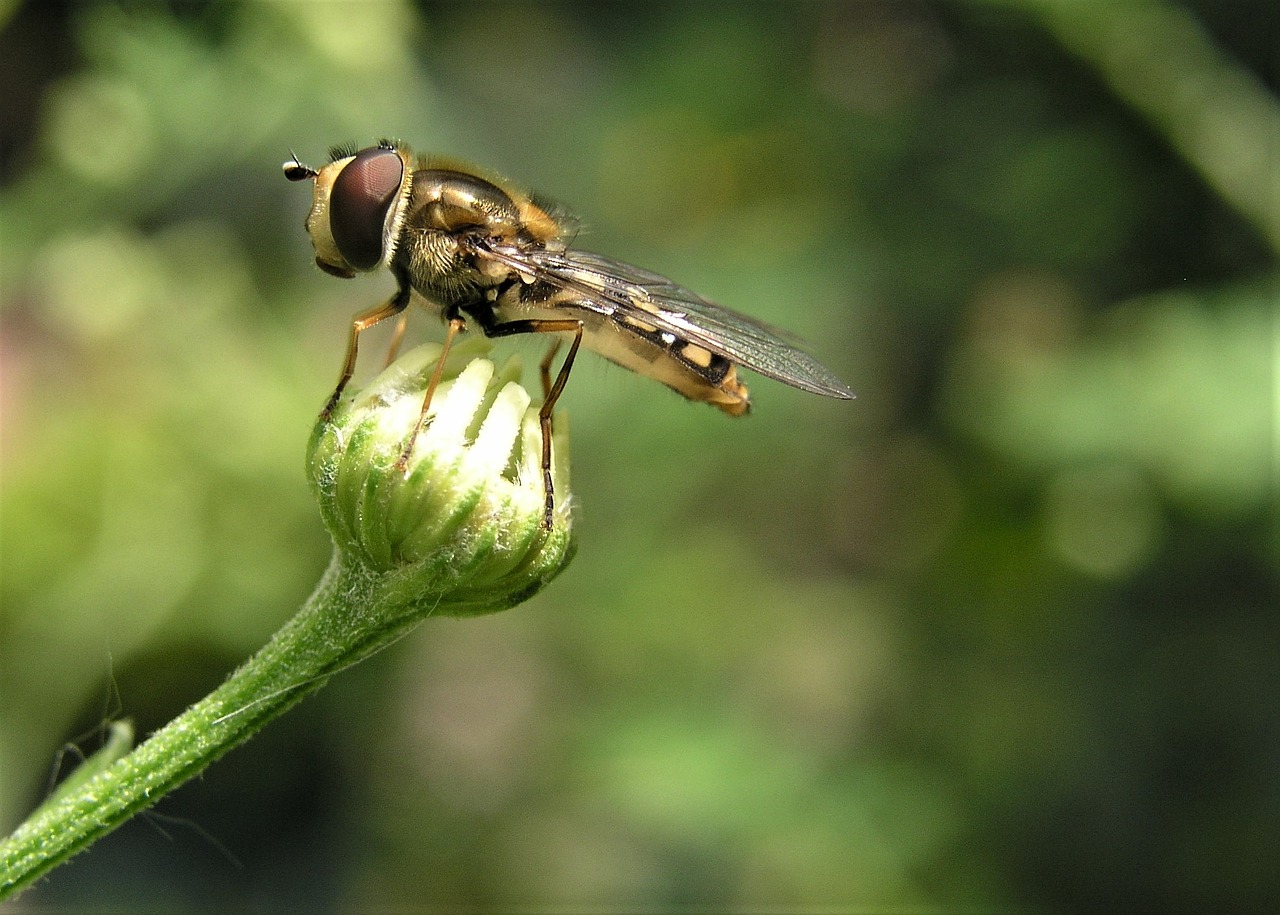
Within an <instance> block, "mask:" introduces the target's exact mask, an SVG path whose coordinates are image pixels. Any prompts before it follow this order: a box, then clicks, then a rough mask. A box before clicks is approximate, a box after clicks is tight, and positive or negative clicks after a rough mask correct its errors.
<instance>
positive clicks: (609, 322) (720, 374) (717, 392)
mask: <svg viewBox="0 0 1280 915" xmlns="http://www.w3.org/2000/svg"><path fill="white" fill-rule="evenodd" d="M284 174H285V177H286V178H288V179H289V180H290V181H305V180H308V179H309V180H311V181H313V182H314V184H315V187H314V194H313V201H312V205H311V211H310V212H309V213H308V215H307V218H306V229H307V233H308V234H309V235H310V236H311V242H312V246H313V247H314V248H315V253H316V264H317V265H319V267H320V269H322V270H324V271H325V272H326V273H329V274H332V275H333V276H338V277H343V278H351V277H353V276H355V275H356V273H357V272H364V271H371V270H377V269H379V268H381V267H386V268H388V269H389V270H390V271H391V273H392V274H393V275H394V276H395V278H396V291H395V294H394V295H392V296H391V298H390V299H389V300H388V301H387V302H386V303H384V304H382V305H379V306H378V307H376V308H372V309H370V310H368V311H364V312H361V313H360V314H358V315H356V316H355V318H354V319H353V320H352V322H351V333H350V337H349V338H348V341H347V354H346V359H345V361H344V362H343V364H342V374H341V375H340V377H339V379H338V386H337V387H336V388H335V389H334V391H333V393H332V394H331V395H330V396H329V400H328V402H327V404H326V405H325V408H324V410H323V412H322V413H321V419H328V417H329V416H330V415H331V414H332V412H333V410H334V408H335V407H336V406H337V404H338V400H339V398H340V397H341V396H342V391H343V389H344V388H345V387H346V385H347V382H348V381H350V380H351V376H352V373H353V372H354V370H355V364H356V350H357V346H358V343H359V339H360V334H361V333H363V332H364V331H366V330H368V329H369V328H370V327H372V326H374V325H375V324H379V323H381V322H382V321H385V320H387V319H388V318H393V317H396V316H400V322H399V325H398V327H397V330H396V334H395V337H394V342H393V344H392V351H393V354H394V350H395V348H396V347H397V346H398V343H399V340H400V336H401V334H402V333H403V330H404V319H405V314H404V312H405V309H406V308H407V307H408V306H409V301H410V297H411V295H412V293H414V292H417V293H418V294H419V295H420V296H422V297H423V298H424V299H426V301H427V302H428V303H429V304H430V305H432V306H434V307H437V308H439V309H440V311H441V314H442V317H443V318H444V320H445V322H446V323H447V325H448V331H447V334H446V337H445V342H444V351H443V352H442V353H441V356H440V361H439V363H438V364H437V366H436V369H435V373H434V375H433V377H432V378H431V380H430V382H429V384H428V386H427V391H426V396H425V397H424V398H423V404H422V412H421V414H420V416H419V419H418V424H417V426H416V427H415V428H414V431H413V434H412V435H410V437H409V438H408V440H407V441H406V442H405V446H404V451H403V452H402V453H401V456H400V460H399V463H398V465H397V466H398V467H399V468H401V469H403V468H404V466H405V465H406V464H407V462H408V458H409V456H410V454H411V453H412V449H413V443H414V441H415V440H416V439H417V436H418V433H419V432H420V431H421V430H422V427H423V424H424V422H425V421H426V417H427V412H428V410H429V409H430V406H431V398H432V395H433V394H434V392H435V388H436V386H437V384H438V383H439V380H440V374H441V372H442V370H443V367H444V359H445V356H446V355H447V353H448V351H449V346H450V344H451V343H452V342H453V339H454V337H455V336H456V335H457V334H458V333H459V332H460V331H462V330H464V329H465V328H466V325H467V322H468V321H474V322H475V323H476V324H477V325H479V327H480V330H481V331H482V332H483V333H484V334H485V335H487V336H489V337H505V336H510V335H512V334H544V333H550V334H557V335H570V336H571V337H572V342H571V343H570V344H569V351H568V354H567V355H566V356H565V358H564V360H563V361H562V362H561V363H560V368H559V370H558V371H557V372H556V373H555V379H554V381H552V378H551V364H552V360H553V359H554V357H555V354H556V352H557V351H558V349H559V346H560V344H561V342H562V339H563V338H560V339H557V340H556V342H555V343H553V344H552V346H551V348H550V349H549V351H548V353H547V356H546V358H545V359H544V360H543V361H542V365H541V371H542V386H543V395H544V397H543V403H542V407H541V409H540V410H539V413H538V418H539V421H540V426H541V432H542V465H541V466H542V476H543V488H544V491H545V493H546V513H545V515H544V518H543V526H544V527H545V528H547V529H550V527H551V521H552V509H553V508H554V505H555V501H554V499H555V497H554V493H553V491H552V483H551V414H552V411H553V410H554V409H555V404H556V401H557V399H558V398H559V397H560V394H561V392H562V391H563V390H564V386H565V382H566V381H568V378H569V371H570V369H572V368H573V360H574V358H575V357H576V356H577V354H578V348H579V346H581V345H582V344H583V343H585V344H586V346H587V347H588V348H589V349H592V350H594V351H596V352H597V353H599V354H601V355H602V356H604V357H605V358H607V359H609V360H611V361H613V362H615V363H617V364H618V365H621V366H623V367H625V368H628V369H631V370H633V371H636V372H639V373H640V374H642V375H648V376H649V377H651V378H654V379H656V380H657V381H660V382H662V383H663V384H665V385H666V386H667V387H669V388H672V389H673V390H675V391H677V392H679V393H680V394H683V395H684V396H685V397H687V398H689V399H690V400H700V401H704V402H706V403H709V404H712V405H713V406H716V407H718V408H719V409H721V410H723V411H724V412H725V413H728V414H729V415H730V416H741V415H742V414H744V413H746V412H747V409H748V406H749V404H750V400H749V397H748V394H747V388H746V385H744V384H743V383H742V382H741V381H740V380H739V379H738V368H739V367H741V368H745V369H750V370H752V371H754V372H758V373H759V374H761V375H765V376H766V377H769V378H774V379H776V380H778V381H781V382H783V383H784V384H788V385H791V386H792V387H795V388H799V389H800V390H802V391H810V392H812V393H814V394H821V395H823V396H826V397H838V398H841V399H846V400H847V399H849V398H852V397H853V392H852V391H850V390H849V388H848V387H846V386H845V385H844V383H843V382H841V381H840V380H839V379H838V378H836V376H835V375H834V374H832V373H831V372H830V371H829V370H828V369H827V368H826V367H824V366H823V365H821V364H820V363H818V362H817V361H816V360H814V359H813V358H812V357H811V356H809V355H808V354H806V353H804V352H801V351H800V350H798V349H796V348H795V347H793V346H791V345H790V344H789V343H787V342H785V341H784V340H783V339H782V336H781V332H780V331H778V330H776V329H774V328H771V327H769V326H768V325H766V324H763V323H761V322H759V321H756V320H754V319H752V318H749V317H746V316H745V315H740V314H738V313H736V312H733V311H730V310H729V309H727V308H722V307H721V306H719V305H716V304H713V303H711V302H708V301H707V300H706V299H704V298H702V297H701V296H699V295H697V294H696V293H693V292H691V291H690V290H688V289H685V288H684V287H683V286H680V285H678V284H676V283H674V282H672V281H671V280H669V279H667V278H666V277H664V276H659V275H658V274H656V273H651V272H649V271H648V270H643V269H641V268H639V267H633V266H631V265H630V264H624V263H622V262H620V261H615V260H613V259H611V258H608V257H604V256H602V255H599V254H591V253H589V252H586V251H580V250H577V249H576V248H572V247H570V244H569V242H570V241H571V238H570V236H571V235H572V233H573V231H574V225H575V224H574V222H573V220H572V219H570V218H569V217H568V216H566V215H565V214H564V213H562V212H560V211H559V210H558V209H556V208H555V207H552V206H550V205H548V204H546V203H544V202H541V201H540V200H538V199H537V198H535V197H533V196H531V195H529V194H526V193H523V192H521V191H518V190H516V189H515V188H513V187H512V186H511V185H509V184H508V183H507V182H506V181H504V180H502V179H500V178H497V177H496V176H492V175H488V174H485V173H482V172H480V171H479V170H477V169H475V168H473V167H472V166H469V165H463V164H460V163H457V162H451V161H449V160H446V159H437V158H434V157H429V156H415V155H414V154H413V153H412V152H411V151H410V150H409V149H408V147H406V146H405V145H404V144H402V143H398V142H392V141H389V140H383V141H381V142H379V143H378V145H377V146H370V147H368V148H367V149H361V150H359V151H356V150H354V149H343V148H335V149H333V150H331V152H330V161H329V163H328V164H327V165H324V166H322V167H321V168H319V169H315V168H311V167H310V166H307V165H303V164H302V163H301V162H299V161H298V159H297V157H296V156H295V157H294V158H292V159H290V160H288V161H287V162H285V163H284Z"/></svg>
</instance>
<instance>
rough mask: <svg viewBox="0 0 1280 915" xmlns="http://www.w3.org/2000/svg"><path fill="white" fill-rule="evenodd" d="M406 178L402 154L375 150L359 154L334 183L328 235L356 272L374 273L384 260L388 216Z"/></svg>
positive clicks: (378, 148)
mask: <svg viewBox="0 0 1280 915" xmlns="http://www.w3.org/2000/svg"><path fill="white" fill-rule="evenodd" d="M403 178H404V163H403V162H402V161H401V159H400V155H399V153H397V152H396V151H395V150H394V149H383V148H380V147H376V146H373V147H370V148H369V149H365V150H361V151H360V152H358V153H356V156H355V158H354V159H352V160H351V161H350V162H348V163H347V164H346V166H345V167H344V168H343V169H342V171H341V172H339V173H338V177H337V179H336V180H335V181H334V182H333V190H332V191H331V192H330V194H329V231H330V232H331V233H332V234H333V240H334V243H335V244H337V246H338V252H339V253H340V254H341V255H342V256H343V258H344V259H345V260H346V262H347V263H348V264H350V265H351V266H352V267H354V268H356V269H357V270H372V269H373V268H374V267H376V266H378V261H380V260H382V233H383V231H384V230H385V228H386V225H387V213H388V211H389V210H390V209H391V204H392V202H393V201H394V200H395V198H396V194H397V193H399V191H400V182H401V180H402V179H403Z"/></svg>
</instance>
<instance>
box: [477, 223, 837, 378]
mask: <svg viewBox="0 0 1280 915" xmlns="http://www.w3.org/2000/svg"><path fill="white" fill-rule="evenodd" d="M476 249H477V251H478V252H479V253H481V254H483V255H487V256H490V257H492V258H494V259H495V260H497V261H499V262H500V263H502V264H504V265H506V266H508V267H510V268H511V269H512V270H514V271H515V272H516V273H518V274H520V275H521V277H523V278H526V279H527V278H529V277H532V278H534V279H536V280H540V281H542V282H546V283H550V284H552V285H554V286H557V287H560V288H562V289H567V290H570V291H572V292H576V293H578V294H580V295H581V296H582V305H583V307H585V308H589V309H590V310H592V311H595V312H598V313H600V314H603V315H606V316H609V317H622V316H626V317H628V318H632V319H634V320H636V321H641V322H644V323H646V324H651V325H653V326H654V327H657V328H659V329H660V330H662V331H666V332H668V333H671V334H674V335H675V336H676V337H677V338H679V339H681V340H687V341H689V342H691V343H696V344H697V345H699V346H702V347H705V348H706V349H708V350H710V351H711V352H713V353H717V354H718V355H721V356H723V357H725V358H726V359H728V360H730V361H731V362H734V363H736V364H737V365H740V366H742V367H743V368H747V369H750V370H751V371H753V372H758V373H759V374H761V375H764V376H766V377H768V378H773V379H775V380H777V381H781V382H782V383H784V384H788V385H791V386H792V387H794V388H799V389H800V390H802V391H809V392H811V393H814V394H822V395H824V396H826V397H839V398H841V399H844V400H848V399H850V398H852V397H853V392H852V391H851V390H849V388H848V386H847V385H845V384H844V382H842V381H841V380H840V379H839V378H837V377H836V376H835V375H834V374H833V373H832V372H831V370H830V369H828V368H827V367H826V366H824V365H823V364H822V363H820V362H818V361H817V360H816V359H814V358H813V357H812V356H810V355H809V354H808V353H806V352H804V351H802V350H799V349H796V348H795V347H794V346H792V345H791V344H790V343H787V342H786V340H785V339H783V334H784V333H785V332H784V331H780V330H778V329H776V328H773V327H770V326H769V325H768V324H765V323H764V322H762V321H757V320H755V319H754V318H750V317H748V316H746V315H743V314H739V313H738V312H736V311H731V310H730V309H728V308H724V307H723V306H720V305H717V304H715V303H714V302H708V301H707V300H706V299H704V298H702V297H701V296H700V295H698V294H697V293H695V292H693V291H692V290H689V289H686V288H685V287H683V286H681V285H679V284H678V283H675V282H672V281H671V280H669V279H667V277H665V276H661V275H660V274H657V273H653V272H651V271H649V270H644V269H642V268H640V267H636V266H634V265H632V264H626V263H623V262H621V261H616V260H613V259H612V258H608V257H605V256H603V255H600V254H593V253H591V252H589V251H577V250H570V251H563V252H556V251H547V250H545V249H533V250H524V249H520V248H515V247H512V246H506V245H503V246H491V245H488V244H486V243H484V242H480V241H477V242H476ZM623 326H625V325H623Z"/></svg>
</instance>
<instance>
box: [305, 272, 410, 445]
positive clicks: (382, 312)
mask: <svg viewBox="0 0 1280 915" xmlns="http://www.w3.org/2000/svg"><path fill="white" fill-rule="evenodd" d="M396 279H397V282H399V284H400V287H399V288H398V289H397V290H396V294H395V295H393V296H392V297H391V298H390V299H389V300H388V301H387V302H386V303H385V304H383V305H379V306H378V307H377V308H371V309H369V310H368V311H364V312H361V313H360V314H358V315H356V316H355V318H354V319H352V321H351V335H350V336H349V337H348V338H347V358H346V360H345V361H344V362H343V363H342V374H341V375H340V376H339V377H338V386H337V387H336V388H334V389H333V393H332V394H330V395H329V402H328V403H326V404H325V405H324V409H323V410H321V411H320V421H321V422H326V423H327V422H328V421H329V418H330V417H331V416H333V411H334V409H335V408H336V407H337V406H338V401H339V399H341V397H342V391H343V389H344V388H346V386H347V382H349V381H350V380H351V376H352V375H354V374H355V371H356V351H357V348H358V347H359V344H360V335H361V334H362V333H364V332H365V331H366V330H368V329H369V328H370V327H373V326H374V325H375V324H380V323H382V322H383V321H385V320H386V319H387V318H393V317H395V316H396V315H398V314H400V312H402V311H404V310H405V309H406V308H408V307H409V294H410V289H409V283H408V282H407V281H406V280H404V279H403V278H401V277H397V278H396Z"/></svg>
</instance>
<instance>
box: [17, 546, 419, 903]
mask: <svg viewBox="0 0 1280 915" xmlns="http://www.w3.org/2000/svg"><path fill="white" fill-rule="evenodd" d="M394 579H395V576H393V575H388V574H385V573H375V572H371V571H369V570H368V569H366V568H364V567H362V566H359V565H357V564H355V563H352V562H349V561H346V560H344V559H343V558H341V556H340V554H337V553H335V556H334V560H333V562H332V563H331V564H330V566H329V569H328V571H327V572H326V573H325V575H324V578H323V579H321V581H320V584H319V585H318V586H317V588H316V591H315V593H314V594H312V596H311V597H310V598H309V599H308V600H307V602H306V604H305V605H304V606H303V608H302V610H301V611H300V612H299V613H298V614H297V615H296V616H294V617H293V618H292V619H291V620H290V621H289V622H288V623H287V624H286V625H285V626H284V628H282V629H281V630H280V631H279V632H277V633H276V635H275V636H274V637H273V638H272V639H271V641H270V642H269V643H267V645H266V646H264V647H263V648H262V650H261V651H259V652H258V653H257V654H256V655H254V656H253V657H252V658H250V659H249V660H248V661H247V662H245V664H244V665H242V666H241V667H240V668H239V669H238V670H237V671H236V672H235V673H234V674H232V675H231V676H230V677H229V678H228V679H227V681H226V682H225V683H223V684H222V686H220V687H219V688H218V689H216V690H215V691H214V692H212V693H210V694H209V695H208V696H207V697H205V698H204V699H202V700H201V701H200V702H197V703H196V704H195V705H193V706H191V708H189V709H188V710H187V711H186V712H184V713H183V714H182V715H180V716H179V717H177V718H175V719H174V720H173V721H171V722H170V723H169V724H167V725H166V726H165V727H164V728H162V729H161V730H159V731H157V732H156V733H155V734H154V735H153V736H152V737H151V738H150V739H149V740H147V741H146V742H145V743H143V744H141V745H140V746H139V747H138V748H137V749H135V750H134V751H133V752H132V753H130V754H128V755H127V756H124V757H123V758H121V759H119V760H117V761H116V762H115V763H114V764H112V765H111V766H109V767H108V768H106V769H105V770H103V771H102V772H100V773H99V774H98V775H96V776H94V777H93V778H91V779H88V780H87V781H86V782H85V783H84V784H82V785H79V786H77V788H76V790H74V791H71V792H69V793H66V794H59V795H58V796H56V797H55V798H53V799H52V801H51V803H48V804H46V805H45V806H43V807H41V808H40V809H39V810H37V811H36V812H35V813H34V814H33V815H32V817H31V818H30V819H28V820H27V821H26V822H25V823H23V824H22V825H21V826H19V827H18V829H17V830H16V831H15V832H14V833H13V834H12V835H11V836H9V837H8V838H7V839H5V840H4V841H3V842H0V899H3V898H5V897H6V896H8V895H10V894H13V893H15V892H17V891H18V890H20V889H22V888H23V887H25V886H27V885H29V884H30V883H31V882H32V881H34V880H36V879H37V878H38V877H40V876H41V875H42V874H44V873H45V872H46V871H48V870H49V869H51V868H52V867H54V866H55V865H57V864H58V863H60V862H62V861H64V860H66V859H67V858H69V857H71V856H72V855H74V854H76V853H77V852H79V851H82V850H84V849H85V848H87V847H88V846H89V845H90V844H92V843H93V842H94V841H96V840H97V839H99V838H101V837H102V836H104V835H106V834H107V833H109V832H111V831H112V830H113V829H115V828H116V827H117V826H120V825H121V824H122V823H124V822H125V821H126V820H128V819H129V818H130V817H131V816H133V815H134V814H136V813H138V812H139V811H142V810H144V809H146V808H147V807H150V806H151V805H152V804H154V803H155V802H156V801H158V800H159V799H160V798H161V797H163V796H164V795H165V794H166V793H168V792H169V791H171V790H173V789H174V788H176V787H177V786H178V785H181V784H182V783H183V782H185V781H187V780H188V779H189V778H191V777H192V776H193V775H197V774H199V773H200V772H202V771H203V770H204V769H205V768H206V767H207V766H208V765H209V764H210V763H212V762H214V761H215V760H216V759H218V758H219V757H220V756H222V755H223V754H224V753H226V752H227V751H229V750H231V749H232V748H234V747H236V746H238V745H239V744H241V743H243V742H244V741H246V740H248V739H249V738H250V737H252V736H253V735H254V734H255V733H257V732H258V730H259V729H261V728H262V727H263V726H264V725H266V724H267V723H268V722H269V721H271V720H272V719H273V718H275V717H276V716H278V715H280V714H282V713H283V712H285V711H286V710H288V709H289V708H290V707H292V706H293V705H296V704H297V703H298V702H300V701H302V699H304V698H305V697H307V696H309V695H310V694H311V693H313V692H315V691H317V690H318V689H320V687H321V686H323V685H324V684H325V683H326V682H327V681H328V679H329V677H330V676H332V675H333V674H334V673H337V672H338V671H339V670H341V669H342V668H344V667H347V666H349V665H351V664H352V663H354V662H356V661H358V660H360V659H361V658H363V657H366V656H368V655H369V654H372V653H373V652H374V651H376V650H378V649H379V648H381V647H383V646H385V645H387V644H389V643H390V642H392V641H394V640H395V639H396V638H398V637H399V635H400V634H401V633H402V632H403V631H404V630H405V629H406V628H408V627H409V626H412V625H413V624H414V623H416V622H417V621H418V619H420V615H419V614H418V613H417V612H414V610H413V609H412V608H410V607H407V606H406V605H405V604H404V603H403V602H402V601H401V600H400V599H399V598H397V597H396V592H397V591H399V590H400V589H398V588H395V587H393V584H394ZM419 597H421V595H419ZM352 614H359V615H361V616H363V617H365V619H366V620H367V621H369V618H370V617H371V616H372V617H374V618H376V619H375V620H373V622H375V625H357V626H353V625H351V621H350V617H351V615H352Z"/></svg>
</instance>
